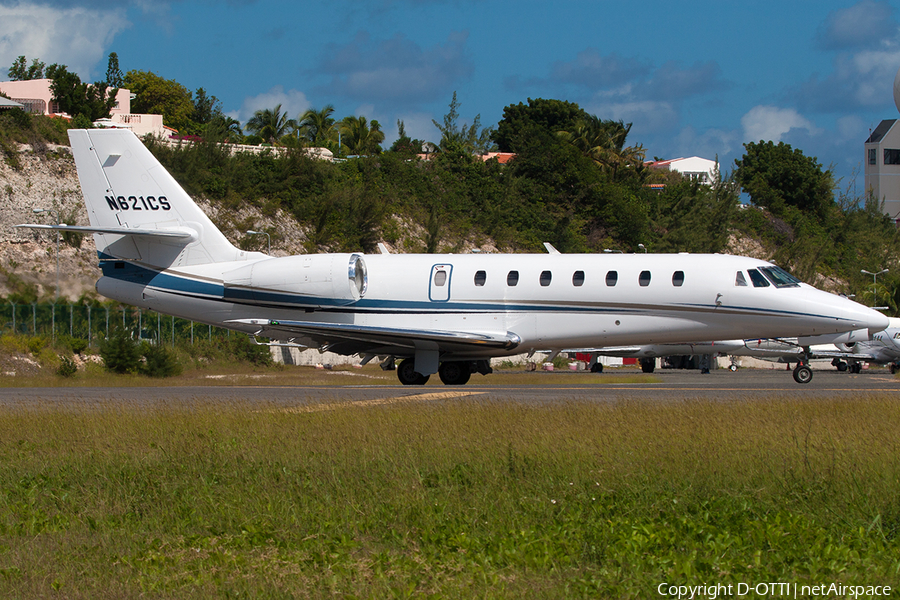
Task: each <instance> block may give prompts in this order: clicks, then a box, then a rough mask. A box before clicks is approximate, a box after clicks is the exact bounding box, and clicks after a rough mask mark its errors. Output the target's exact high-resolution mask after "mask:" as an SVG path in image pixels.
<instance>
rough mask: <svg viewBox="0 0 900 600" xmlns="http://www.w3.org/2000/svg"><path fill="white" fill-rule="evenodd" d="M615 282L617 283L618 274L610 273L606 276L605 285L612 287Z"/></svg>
mask: <svg viewBox="0 0 900 600" xmlns="http://www.w3.org/2000/svg"><path fill="white" fill-rule="evenodd" d="M617 281H619V274H618V273H617V272H615V271H610V272H609V273H607V274H606V285H608V286H609V287H614V286H615V285H616V282H617Z"/></svg>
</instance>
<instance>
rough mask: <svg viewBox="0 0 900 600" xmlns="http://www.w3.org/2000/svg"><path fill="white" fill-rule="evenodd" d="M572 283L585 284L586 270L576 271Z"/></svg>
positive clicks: (577, 285)
mask: <svg viewBox="0 0 900 600" xmlns="http://www.w3.org/2000/svg"><path fill="white" fill-rule="evenodd" d="M572 285H574V286H575V287H581V286H583V285H584V271H575V273H574V274H573V275H572Z"/></svg>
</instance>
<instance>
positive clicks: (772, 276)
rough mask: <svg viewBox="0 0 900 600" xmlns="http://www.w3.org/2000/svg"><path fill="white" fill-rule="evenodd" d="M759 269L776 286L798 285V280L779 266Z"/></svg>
mask: <svg viewBox="0 0 900 600" xmlns="http://www.w3.org/2000/svg"><path fill="white" fill-rule="evenodd" d="M759 270H760V271H762V273H763V275H765V276H766V279H768V280H769V281H771V282H772V285H774V286H775V287H777V288H785V287H799V286H800V280H799V279H797V278H796V277H794V276H793V275H791V274H790V273H788V272H787V271H785V270H784V269H782V268H781V267H759Z"/></svg>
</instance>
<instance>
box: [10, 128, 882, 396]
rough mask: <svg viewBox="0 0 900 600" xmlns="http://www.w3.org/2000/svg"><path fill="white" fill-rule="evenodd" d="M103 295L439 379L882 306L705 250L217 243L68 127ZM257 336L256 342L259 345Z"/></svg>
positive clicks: (763, 329)
mask: <svg viewBox="0 0 900 600" xmlns="http://www.w3.org/2000/svg"><path fill="white" fill-rule="evenodd" d="M69 140H70V143H71V147H72V154H73V155H74V158H75V164H76V168H77V171H78V178H79V181H80V183H81V190H82V194H83V196H84V201H85V203H86V206H87V212H88V217H89V220H90V225H87V226H76V225H65V224H59V225H40V224H23V225H20V227H29V228H33V229H39V230H59V231H78V232H84V233H92V234H94V240H95V242H96V245H97V252H98V255H99V262H100V269H101V271H102V277H100V279H99V280H98V281H97V284H96V288H97V291H98V292H99V293H100V294H101V295H103V296H106V297H107V298H110V299H113V300H117V301H119V302H123V303H126V304H131V305H134V306H139V307H143V308H147V309H151V310H154V311H157V312H160V313H164V314H168V315H174V316H177V317H181V318H185V319H192V320H194V321H198V322H202V323H208V324H211V325H216V326H219V327H226V328H229V329H232V330H235V331H239V332H243V333H246V334H248V335H250V336H252V337H253V338H254V339H257V340H258V341H260V343H268V344H276V345H277V344H289V345H297V346H303V347H309V348H318V349H320V350H322V351H326V350H327V351H331V352H336V353H339V354H342V355H347V356H350V355H359V356H360V357H361V358H362V362H363V363H367V362H369V361H371V360H373V359H375V358H379V360H380V361H382V365H383V366H384V365H390V364H394V361H395V360H399V361H400V362H399V364H398V365H397V367H396V371H397V376H398V378H399V380H400V382H401V383H403V384H405V385H422V384H424V383H425V382H426V381H427V380H428V378H429V377H430V376H431V375H433V374H435V373H437V374H438V375H439V376H440V379H441V381H442V382H443V383H445V384H448V385H461V384H465V383H466V382H467V381H468V380H469V378H470V375H471V374H472V373H475V372H479V373H482V374H487V373H489V372H490V371H491V368H490V363H489V360H490V359H491V358H492V357H506V356H512V355H515V354H522V353H526V352H529V351H533V350H536V349H546V348H549V349H551V350H553V349H559V350H561V349H564V348H585V347H599V346H611V345H626V344H635V343H642V344H646V343H674V342H684V341H686V340H690V341H692V342H696V341H697V340H700V341H702V340H722V339H736V338H741V339H744V338H750V337H760V338H768V337H776V336H779V337H780V336H807V335H834V336H836V337H840V336H844V337H845V338H846V340H847V341H852V340H854V339H862V338H863V337H865V338H866V339H868V337H869V335H870V334H874V333H876V332H879V331H882V330H884V329H885V327H887V318H886V317H884V316H882V315H881V314H880V313H878V312H876V311H874V310H871V309H869V308H867V307H865V306H862V305H860V304H857V303H856V302H853V301H851V300H849V299H847V298H842V297H839V296H836V295H833V294H829V293H827V292H823V291H820V290H818V289H815V288H813V287H811V286H809V285H806V284H804V283H801V282H800V281H799V280H797V279H796V278H795V277H793V276H792V275H790V274H789V273H787V272H786V271H784V270H782V269H781V268H779V267H777V266H775V265H773V264H770V263H767V262H764V261H760V260H757V259H753V258H746V257H740V256H728V255H718V254H715V255H714V254H704V255H694V254H600V255H594V254H559V253H550V254H484V253H482V254H369V255H367V254H363V253H361V252H348V253H329V254H309V255H296V256H280V257H273V256H268V255H266V254H263V253H260V252H247V251H243V250H241V249H239V248H237V247H235V246H234V245H232V244H231V242H229V241H228V240H227V239H226V238H225V236H224V235H223V234H222V233H221V232H220V231H219V229H218V228H217V227H216V226H215V225H214V224H213V223H212V221H211V220H210V219H209V218H208V217H207V216H206V214H205V213H203V211H202V210H201V209H200V208H199V207H198V206H197V204H196V203H195V202H194V201H193V200H192V199H191V198H190V196H189V195H188V194H187V193H186V192H185V191H184V189H182V187H181V186H180V185H179V184H178V183H177V182H176V181H175V179H174V178H173V177H172V176H171V175H170V174H169V173H168V172H167V171H166V170H165V168H164V167H163V166H162V165H161V164H160V163H159V162H158V161H157V160H156V158H155V157H154V156H153V154H152V153H151V152H150V151H149V150H148V149H147V148H146V147H145V146H144V145H143V143H142V142H141V140H140V139H139V138H138V137H136V136H135V135H134V133H132V132H131V131H128V130H70V131H69ZM263 340H268V341H263Z"/></svg>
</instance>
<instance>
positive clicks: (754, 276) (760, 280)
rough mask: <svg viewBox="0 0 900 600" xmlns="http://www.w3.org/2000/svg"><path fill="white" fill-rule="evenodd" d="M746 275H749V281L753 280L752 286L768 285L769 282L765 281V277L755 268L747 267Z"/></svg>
mask: <svg viewBox="0 0 900 600" xmlns="http://www.w3.org/2000/svg"><path fill="white" fill-rule="evenodd" d="M747 275H749V276H750V281H752V282H753V287H755V288H761V287H769V282H768V281H766V278H765V277H763V276H762V273H760V272H759V271H757V270H756V269H747Z"/></svg>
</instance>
